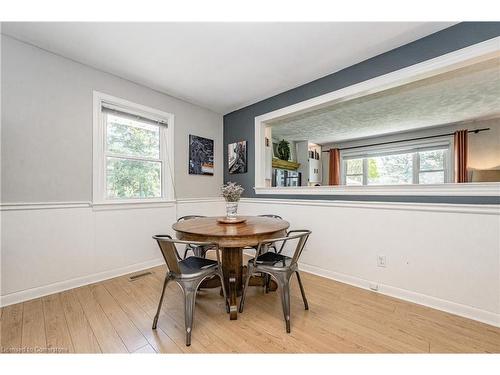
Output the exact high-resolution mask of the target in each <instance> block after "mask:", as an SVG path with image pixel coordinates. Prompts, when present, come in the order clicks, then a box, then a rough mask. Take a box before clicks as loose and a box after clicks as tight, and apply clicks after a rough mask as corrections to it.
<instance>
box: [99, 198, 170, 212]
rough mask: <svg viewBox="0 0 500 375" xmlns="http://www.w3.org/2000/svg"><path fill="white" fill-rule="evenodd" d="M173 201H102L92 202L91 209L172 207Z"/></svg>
mask: <svg viewBox="0 0 500 375" xmlns="http://www.w3.org/2000/svg"><path fill="white" fill-rule="evenodd" d="M174 205H175V201H174V200H165V199H154V200H153V199H151V200H125V201H124V200H121V201H103V202H93V203H92V209H93V210H94V211H105V210H130V209H138V208H162V207H173V206H174Z"/></svg>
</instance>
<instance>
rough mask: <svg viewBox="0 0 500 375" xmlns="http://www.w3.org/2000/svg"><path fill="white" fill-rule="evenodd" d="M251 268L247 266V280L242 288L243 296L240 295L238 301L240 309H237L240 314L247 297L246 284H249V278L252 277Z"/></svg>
mask: <svg viewBox="0 0 500 375" xmlns="http://www.w3.org/2000/svg"><path fill="white" fill-rule="evenodd" d="M252 271H253V270H252V267H251V266H250V265H248V274H247V278H246V280H245V286H244V287H243V294H242V295H241V299H240V308H239V311H240V314H241V313H242V312H243V306H244V305H245V298H246V296H247V290H248V283H249V282H250V277H252Z"/></svg>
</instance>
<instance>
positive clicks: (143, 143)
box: [106, 114, 160, 159]
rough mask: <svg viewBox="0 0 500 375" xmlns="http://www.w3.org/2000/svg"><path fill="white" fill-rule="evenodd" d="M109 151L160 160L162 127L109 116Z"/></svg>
mask: <svg viewBox="0 0 500 375" xmlns="http://www.w3.org/2000/svg"><path fill="white" fill-rule="evenodd" d="M107 121H108V123H107V125H108V126H107V130H106V131H107V135H106V141H107V146H108V151H110V152H113V153H117V154H121V155H128V156H143V157H148V158H155V159H159V158H160V127H159V126H155V125H151V124H145V123H142V122H139V121H135V120H132V119H129V118H124V117H120V116H116V115H112V114H108V115H107Z"/></svg>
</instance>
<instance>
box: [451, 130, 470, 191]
mask: <svg viewBox="0 0 500 375" xmlns="http://www.w3.org/2000/svg"><path fill="white" fill-rule="evenodd" d="M453 138H454V151H455V182H467V181H468V176H467V154H468V151H469V131H468V130H457V131H456V132H455V134H454V136H453Z"/></svg>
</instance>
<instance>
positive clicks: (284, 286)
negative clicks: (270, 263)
mask: <svg viewBox="0 0 500 375" xmlns="http://www.w3.org/2000/svg"><path fill="white" fill-rule="evenodd" d="M277 280H278V284H279V289H280V296H281V304H282V306H283V316H284V318H285V324H286V332H287V333H290V277H289V275H280V276H279V277H278V278H277Z"/></svg>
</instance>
